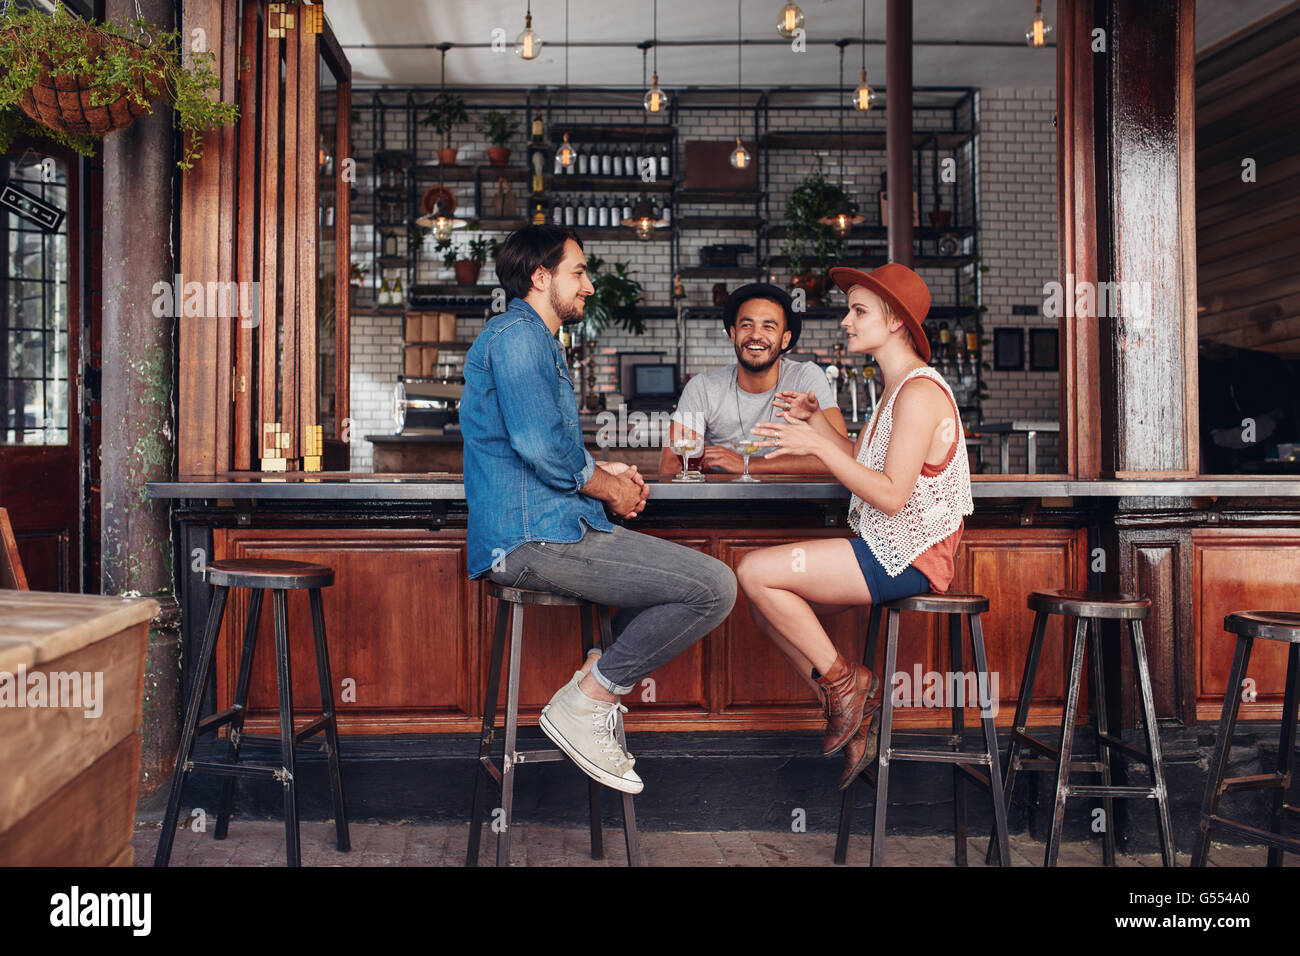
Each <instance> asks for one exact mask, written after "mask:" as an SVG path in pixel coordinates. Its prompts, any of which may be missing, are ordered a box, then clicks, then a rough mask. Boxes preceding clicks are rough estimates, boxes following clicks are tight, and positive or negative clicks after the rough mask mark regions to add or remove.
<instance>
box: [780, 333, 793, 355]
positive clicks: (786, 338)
mask: <svg viewBox="0 0 1300 956" xmlns="http://www.w3.org/2000/svg"><path fill="white" fill-rule="evenodd" d="M792 335H794V332H792V331H791V330H790V329H786V330H785V331H784V332H782V333H781V351H782V352H784V351H785V350H786V349H788V348H789V347H790V337H791V336H792Z"/></svg>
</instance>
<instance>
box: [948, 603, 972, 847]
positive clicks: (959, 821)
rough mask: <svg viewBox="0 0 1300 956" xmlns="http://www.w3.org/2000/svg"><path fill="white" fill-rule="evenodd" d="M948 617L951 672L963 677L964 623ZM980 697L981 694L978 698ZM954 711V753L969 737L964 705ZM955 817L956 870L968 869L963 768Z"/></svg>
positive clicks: (957, 778)
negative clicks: (957, 868) (962, 626)
mask: <svg viewBox="0 0 1300 956" xmlns="http://www.w3.org/2000/svg"><path fill="white" fill-rule="evenodd" d="M947 617H948V646H949V649H950V654H951V656H952V663H951V667H952V672H953V673H954V674H961V673H962V672H963V671H964V670H965V668H964V667H963V666H962V648H961V639H962V633H961V621H962V615H960V614H949V615H947ZM977 696H978V694H977ZM951 703H952V705H953V707H952V736H953V744H952V749H953V750H961V748H962V738H963V737H964V736H965V733H966V708H965V703H966V702H965V701H962V702H961V706H958V704H957V701H955V700H954V701H951ZM952 817H953V839H954V840H955V841H956V847H955V853H954V854H953V862H955V863H956V864H957V866H965V865H966V774H965V768H964V767H962V766H961V765H960V764H953V765H952Z"/></svg>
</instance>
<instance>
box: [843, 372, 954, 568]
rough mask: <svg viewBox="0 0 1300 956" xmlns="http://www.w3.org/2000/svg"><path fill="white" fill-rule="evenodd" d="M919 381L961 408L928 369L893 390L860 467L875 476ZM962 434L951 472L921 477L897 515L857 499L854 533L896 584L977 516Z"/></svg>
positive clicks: (852, 506) (851, 520)
mask: <svg viewBox="0 0 1300 956" xmlns="http://www.w3.org/2000/svg"><path fill="white" fill-rule="evenodd" d="M918 375H920V376H923V377H925V378H928V379H930V380H931V381H933V382H937V383H938V384H939V386H940V387H941V388H943V390H944V391H945V392H946V393H947V394H948V398H949V399H950V400H952V403H953V407H954V408H955V407H956V405H957V401H956V399H954V398H953V394H952V389H950V388H949V387H948V383H947V382H945V381H944V380H943V376H942V375H940V374H939V373H938V372H936V371H935V370H934V369H932V368H930V367H929V366H928V365H922V366H921V367H920V368H917V369H914V370H913V371H912V372H910V373H909V374H908V375H907V377H906V378H904V379H903V381H902V382H900V383H899V386H898V388H896V389H894V394H893V395H891V396H890V398H889V401H888V402H886V403H885V404H884V405H878V406H877V407H876V414H875V415H874V416H873V417H872V421H874V422H875V430H874V431H872V430H870V429H871V423H870V422H868V423H867V428H868V432H867V434H868V436H869V440H867V439H864V440H863V442H862V445H861V447H860V448H859V449H858V458H857V461H858V464H860V465H866V466H867V467H868V468H870V469H872V470H873V471H880V472H883V471H884V470H885V456H886V454H887V453H888V452H889V434H890V431H891V430H892V428H893V424H894V402H895V401H896V400H897V399H898V393H899V392H900V391H902V389H903V385H904V384H906V383H907V382H908V381H909V380H910V379H912V378H915V377H916V376H918ZM877 419H879V420H878V421H877ZM957 428H958V432H957V437H956V441H957V449H956V452H955V453H954V454H953V455H952V458H951V459H950V460H949V462H948V465H947V467H946V468H944V469H943V471H941V472H939V473H938V474H937V475H932V476H928V475H924V474H922V475H918V476H917V479H916V487H914V488H913V489H912V494H911V495H910V496H909V497H908V499H907V502H906V503H905V504H904V505H903V507H902V509H901V510H900V511H899V512H898V514H896V515H887V514H885V513H884V512H883V511H881V510H879V509H878V508H876V507H874V506H872V505H870V504H868V503H867V502H865V501H863V500H862V499H861V498H859V497H858V496H857V495H856V494H855V495H854V496H853V497H852V499H851V500H850V501H849V527H850V528H852V529H853V530H854V531H856V532H857V533H858V536H859V537H861V538H862V539H863V540H864V541H866V542H867V545H868V547H870V548H871V553H872V554H873V555H875V556H876V560H877V561H879V562H880V565H881V567H883V568H884V569H885V572H886V573H887V574H888V575H889V576H890V577H891V578H892V577H897V576H898V575H899V574H902V573H903V571H905V570H907V567H908V565H910V564H911V563H912V562H913V561H915V560H916V559H917V558H918V557H919V556H920V555H921V554H922V553H923V552H924V551H925V550H926V549H927V548H930V547H931V546H932V545H935V544H937V543H938V542H940V541H942V540H943V539H944V538H946V537H948V535H950V534H952V533H953V532H954V531H956V530H957V529H958V528H960V527H961V523H962V518H964V517H965V516H966V515H968V514H970V513H971V512H973V511H974V510H975V502H974V501H973V500H972V499H971V493H970V465H969V463H968V462H967V459H966V441H965V438H964V437H963V435H962V433H961V431H960V428H961V424H960V422H958V423H957Z"/></svg>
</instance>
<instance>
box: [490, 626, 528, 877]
mask: <svg viewBox="0 0 1300 956" xmlns="http://www.w3.org/2000/svg"><path fill="white" fill-rule="evenodd" d="M523 637H524V608H523V605H521V604H515V605H512V606H511V608H510V679H509V681H508V682H507V684H506V744H505V752H504V753H503V755H502V758H501V810H502V817H503V819H502V821H501V824H502V827H501V832H500V833H499V834H498V835H497V866H509V865H510V828H511V827H512V826H513V825H514V823H513V819H512V816H511V814H512V813H513V811H514V802H515V762H516V758H517V756H518V753H517V750H516V744H517V742H518V731H519V657H520V650H521V648H522V647H523Z"/></svg>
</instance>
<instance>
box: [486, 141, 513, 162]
mask: <svg viewBox="0 0 1300 956" xmlns="http://www.w3.org/2000/svg"><path fill="white" fill-rule="evenodd" d="M487 153H488V162H490V163H491V164H492V165H493V166H504V165H506V164H507V163H509V162H510V147H509V146H489V147H488V151H487Z"/></svg>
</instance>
